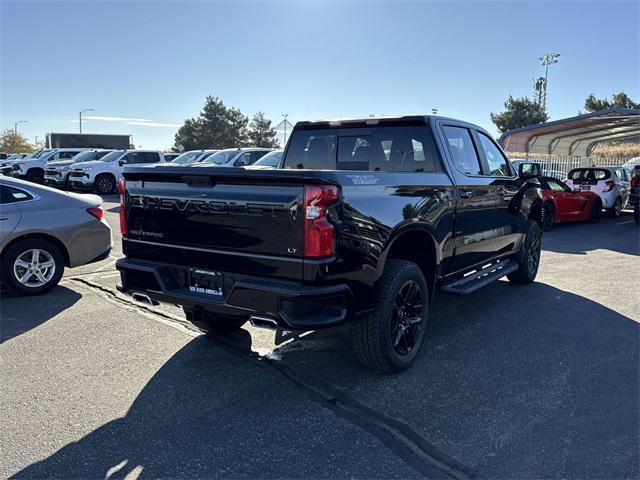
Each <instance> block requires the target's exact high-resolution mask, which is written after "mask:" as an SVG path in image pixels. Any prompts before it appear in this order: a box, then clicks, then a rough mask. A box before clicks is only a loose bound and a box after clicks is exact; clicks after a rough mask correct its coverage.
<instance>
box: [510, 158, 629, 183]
mask: <svg viewBox="0 0 640 480" xmlns="http://www.w3.org/2000/svg"><path fill="white" fill-rule="evenodd" d="M509 158H511V159H512V160H525V159H526V156H525V154H511V155H509ZM527 160H528V161H529V162H536V163H539V164H540V165H541V166H542V171H543V173H544V174H545V175H547V176H550V177H556V178H558V179H562V178H565V177H566V176H567V174H568V173H569V171H570V170H571V169H572V168H578V167H617V166H619V165H623V164H624V163H625V162H626V161H627V160H628V158H625V157H560V156H542V155H541V156H537V155H536V156H533V155H530V156H529V158H528V159H527Z"/></svg>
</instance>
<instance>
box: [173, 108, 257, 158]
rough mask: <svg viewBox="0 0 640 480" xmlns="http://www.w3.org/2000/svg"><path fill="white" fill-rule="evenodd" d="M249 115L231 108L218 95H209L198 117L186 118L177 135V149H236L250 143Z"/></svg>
mask: <svg viewBox="0 0 640 480" xmlns="http://www.w3.org/2000/svg"><path fill="white" fill-rule="evenodd" d="M248 123H249V118H248V117H246V116H245V115H243V114H242V112H240V110H238V109H237V108H229V107H227V106H225V104H224V102H223V101H222V100H220V99H219V98H218V97H212V96H208V97H207V98H206V100H205V103H204V107H203V108H202V111H201V112H200V115H198V118H190V119H187V120H185V122H184V125H182V127H180V129H179V130H178V133H176V136H175V144H174V148H176V149H179V147H180V145H182V147H183V148H184V149H185V150H198V149H209V148H234V147H241V146H244V145H246V143H247V142H248V132H247V124H248Z"/></svg>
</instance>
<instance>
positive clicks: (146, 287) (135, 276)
mask: <svg viewBox="0 0 640 480" xmlns="http://www.w3.org/2000/svg"><path fill="white" fill-rule="evenodd" d="M116 268H117V269H118V270H119V271H120V276H121V283H119V284H118V290H120V291H121V292H124V293H128V294H133V293H143V294H145V295H147V296H148V297H149V298H150V299H152V300H155V301H158V302H165V303H173V304H177V305H181V306H183V307H185V308H186V309H188V310H198V309H203V310H206V311H208V312H212V313H214V314H218V315H220V316H226V317H235V318H245V319H247V320H248V319H249V318H250V317H251V316H253V315H255V316H260V317H267V318H271V319H273V320H275V321H276V323H277V324H278V326H279V327H280V328H283V329H286V330H316V329H319V328H326V327H331V326H334V325H337V324H340V323H342V322H344V321H345V320H346V319H347V317H348V315H349V313H350V310H351V306H352V304H353V296H352V293H351V291H350V289H349V287H347V286H346V285H344V284H337V285H330V286H308V285H303V284H301V283H297V282H290V281H283V280H273V279H269V278H264V277H250V276H244V275H238V274H234V273H227V272H220V273H222V274H223V276H224V279H225V280H224V285H225V286H224V293H223V295H221V296H214V295H211V294H207V293H196V292H193V291H190V290H189V286H188V275H189V273H188V272H189V268H187V267H182V266H178V265H172V264H161V263H157V262H148V261H141V260H130V259H126V258H123V259H120V260H118V261H117V262H116Z"/></svg>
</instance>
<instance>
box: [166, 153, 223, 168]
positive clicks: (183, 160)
mask: <svg viewBox="0 0 640 480" xmlns="http://www.w3.org/2000/svg"><path fill="white" fill-rule="evenodd" d="M219 151H220V150H189V151H188V152H184V153H183V154H181V155H180V156H179V157H177V158H174V159H173V160H171V163H172V164H176V165H191V164H192V163H196V162H200V161H202V160H203V159H204V158H206V157H208V156H210V155H212V154H214V153H216V152H219Z"/></svg>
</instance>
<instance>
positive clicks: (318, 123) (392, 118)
mask: <svg viewBox="0 0 640 480" xmlns="http://www.w3.org/2000/svg"><path fill="white" fill-rule="evenodd" d="M429 119H444V120H455V121H459V120H456V119H454V118H450V117H444V116H440V115H381V116H373V117H364V118H335V119H325V120H311V121H301V122H297V123H296V124H295V128H298V129H305V130H306V129H310V128H331V127H341V126H345V125H348V126H359V125H362V126H363V127H367V126H372V125H407V124H420V125H424V124H425V123H427V122H428V121H429ZM465 123H466V122H465Z"/></svg>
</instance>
